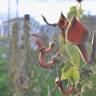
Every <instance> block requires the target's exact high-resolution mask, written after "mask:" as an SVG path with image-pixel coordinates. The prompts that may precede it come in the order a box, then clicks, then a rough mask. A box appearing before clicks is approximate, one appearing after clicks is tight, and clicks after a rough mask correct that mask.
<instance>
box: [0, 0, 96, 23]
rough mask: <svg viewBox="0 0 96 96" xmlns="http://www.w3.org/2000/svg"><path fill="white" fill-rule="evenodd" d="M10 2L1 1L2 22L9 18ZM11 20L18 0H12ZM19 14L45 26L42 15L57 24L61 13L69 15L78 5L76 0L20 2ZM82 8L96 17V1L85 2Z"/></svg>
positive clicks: (26, 0)
mask: <svg viewBox="0 0 96 96" xmlns="http://www.w3.org/2000/svg"><path fill="white" fill-rule="evenodd" d="M8 1H9V0H0V21H2V20H7V18H8ZM10 1H11V2H10V9H11V10H10V18H14V17H16V0H10ZM18 1H19V7H18V9H19V10H18V14H19V16H20V17H21V16H24V14H30V15H31V17H33V18H34V19H35V20H37V21H38V22H40V23H41V24H43V23H44V22H43V20H42V17H41V15H42V14H43V15H44V16H45V17H46V18H47V19H48V21H50V22H56V21H57V20H58V18H59V16H60V13H61V11H62V12H63V13H64V14H65V16H66V14H67V12H68V10H69V8H70V6H73V5H76V4H77V3H76V0H18ZM82 8H83V9H84V13H85V14H89V13H90V14H91V15H96V0H84V1H83V2H82Z"/></svg>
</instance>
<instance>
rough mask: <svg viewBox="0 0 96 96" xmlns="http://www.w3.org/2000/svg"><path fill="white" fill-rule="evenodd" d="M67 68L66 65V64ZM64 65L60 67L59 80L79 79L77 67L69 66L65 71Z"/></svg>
mask: <svg viewBox="0 0 96 96" xmlns="http://www.w3.org/2000/svg"><path fill="white" fill-rule="evenodd" d="M67 68H68V66H67ZM65 69H66V67H64V68H63V69H62V75H61V80H66V79H68V80H71V81H74V82H77V81H78V80H79V79H80V73H79V71H78V69H77V67H75V66H74V67H69V69H68V70H67V71H65Z"/></svg>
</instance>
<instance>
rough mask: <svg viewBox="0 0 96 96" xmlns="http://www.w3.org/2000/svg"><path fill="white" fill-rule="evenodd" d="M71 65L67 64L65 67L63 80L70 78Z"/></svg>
mask: <svg viewBox="0 0 96 96" xmlns="http://www.w3.org/2000/svg"><path fill="white" fill-rule="evenodd" d="M70 67H71V66H70V65H69V64H65V66H64V67H63V69H62V75H61V80H65V79H68V78H69V77H70Z"/></svg>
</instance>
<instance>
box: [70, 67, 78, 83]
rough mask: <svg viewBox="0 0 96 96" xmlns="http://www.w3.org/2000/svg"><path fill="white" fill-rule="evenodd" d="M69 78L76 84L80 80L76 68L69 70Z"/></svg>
mask: <svg viewBox="0 0 96 96" xmlns="http://www.w3.org/2000/svg"><path fill="white" fill-rule="evenodd" d="M70 77H71V78H72V79H73V81H75V82H77V81H78V80H79V79H80V72H79V71H78V69H77V68H76V67H71V68H70Z"/></svg>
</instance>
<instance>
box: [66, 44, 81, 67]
mask: <svg viewBox="0 0 96 96" xmlns="http://www.w3.org/2000/svg"><path fill="white" fill-rule="evenodd" d="M67 53H68V55H69V57H70V62H71V63H72V65H74V66H76V67H79V66H80V53H79V50H78V49H77V48H76V46H75V45H72V44H68V46H67Z"/></svg>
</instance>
